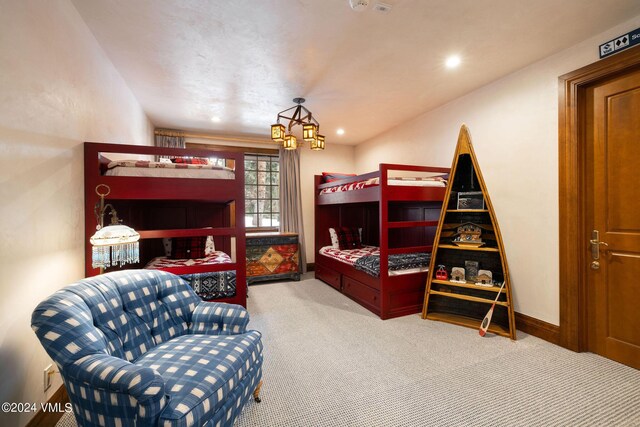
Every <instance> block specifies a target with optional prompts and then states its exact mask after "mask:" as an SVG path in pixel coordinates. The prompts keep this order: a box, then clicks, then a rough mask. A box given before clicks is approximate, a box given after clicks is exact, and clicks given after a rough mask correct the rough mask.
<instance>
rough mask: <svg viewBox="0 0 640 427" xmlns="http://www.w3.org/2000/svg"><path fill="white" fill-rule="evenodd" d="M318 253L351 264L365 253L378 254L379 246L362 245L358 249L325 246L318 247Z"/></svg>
mask: <svg viewBox="0 0 640 427" xmlns="http://www.w3.org/2000/svg"><path fill="white" fill-rule="evenodd" d="M320 253H321V254H322V255H324V256H327V257H329V258H333V259H336V260H338V261H340V262H344V263H345V264H349V265H353V264H355V262H356V260H357V259H358V258H362V257H363V256H366V255H380V248H379V247H377V246H362V248H360V249H345V250H343V251H341V250H340V249H335V248H334V247H333V246H325V247H324V248H322V249H320Z"/></svg>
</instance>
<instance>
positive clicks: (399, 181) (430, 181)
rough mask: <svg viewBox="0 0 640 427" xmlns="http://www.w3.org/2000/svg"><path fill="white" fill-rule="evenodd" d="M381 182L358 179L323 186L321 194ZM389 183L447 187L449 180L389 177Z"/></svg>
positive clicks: (408, 185) (356, 188)
mask: <svg viewBox="0 0 640 427" xmlns="http://www.w3.org/2000/svg"><path fill="white" fill-rule="evenodd" d="M379 184H380V178H379V177H375V178H370V179H367V180H365V181H357V182H352V183H349V184H343V185H337V186H335V187H328V188H323V189H322V190H321V191H320V194H327V193H341V192H343V191H353V190H360V189H362V188H368V187H374V186H376V185H379ZM387 184H388V185H399V186H404V187H446V186H447V181H446V180H445V179H444V178H443V177H441V176H435V177H430V178H388V180H387Z"/></svg>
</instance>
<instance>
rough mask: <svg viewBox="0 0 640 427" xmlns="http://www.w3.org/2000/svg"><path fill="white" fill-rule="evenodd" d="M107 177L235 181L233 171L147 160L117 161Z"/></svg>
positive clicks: (209, 166) (218, 167)
mask: <svg viewBox="0 0 640 427" xmlns="http://www.w3.org/2000/svg"><path fill="white" fill-rule="evenodd" d="M107 169H108V170H107V172H106V173H105V175H108V176H138V177H140V176H144V177H156V178H199V179H235V173H234V171H233V169H229V168H225V167H222V166H216V165H192V164H187V163H163V162H151V161H148V160H117V161H113V162H110V163H109V165H108V166H107Z"/></svg>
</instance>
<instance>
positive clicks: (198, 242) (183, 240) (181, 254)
mask: <svg viewBox="0 0 640 427" xmlns="http://www.w3.org/2000/svg"><path fill="white" fill-rule="evenodd" d="M206 243H207V238H206V237H205V236H198V237H176V238H174V239H172V241H171V258H173V259H188V258H191V259H193V258H204V257H205V245H206Z"/></svg>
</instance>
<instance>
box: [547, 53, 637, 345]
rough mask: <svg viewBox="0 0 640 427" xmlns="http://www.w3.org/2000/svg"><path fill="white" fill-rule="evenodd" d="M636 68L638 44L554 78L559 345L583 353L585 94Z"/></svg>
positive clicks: (585, 340)
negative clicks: (555, 84)
mask: <svg viewBox="0 0 640 427" xmlns="http://www.w3.org/2000/svg"><path fill="white" fill-rule="evenodd" d="M634 69H640V45H638V46H635V47H632V48H630V49H627V50H625V51H622V52H620V53H618V54H615V55H612V56H610V57H608V58H605V59H602V60H600V61H598V62H594V63H593V64H590V65H587V66H585V67H582V68H580V69H578V70H575V71H572V72H570V73H567V74H565V75H562V76H560V77H559V78H558V91H559V97H558V98H559V105H558V115H559V117H558V156H559V157H558V167H559V177H558V178H559V182H558V186H559V188H558V190H559V207H560V224H559V231H560V236H559V238H560V248H559V250H560V345H562V346H563V347H566V348H568V349H571V350H573V351H586V350H587V276H586V274H585V272H586V271H587V270H586V269H587V267H588V263H589V259H588V251H587V250H586V248H587V242H588V239H589V237H588V236H587V233H586V231H585V225H586V218H585V217H586V214H585V212H586V197H585V195H586V182H585V181H586V179H585V172H586V167H587V165H586V144H585V121H586V108H585V103H586V95H585V93H586V90H587V87H588V86H590V85H592V84H594V83H597V82H598V81H602V80H605V79H608V78H611V77H614V76H615V75H617V74H624V73H626V72H630V71H633V70H634Z"/></svg>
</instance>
